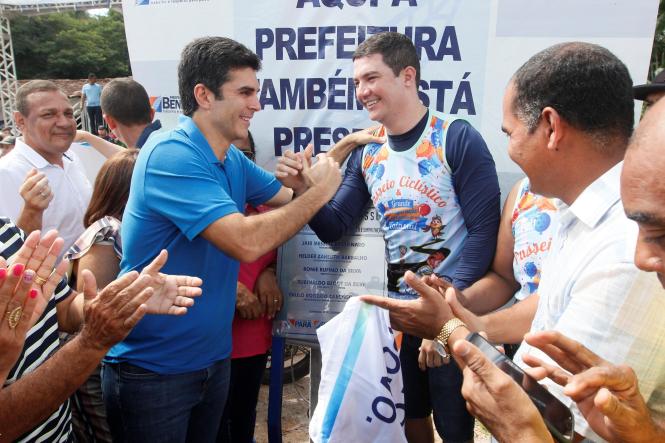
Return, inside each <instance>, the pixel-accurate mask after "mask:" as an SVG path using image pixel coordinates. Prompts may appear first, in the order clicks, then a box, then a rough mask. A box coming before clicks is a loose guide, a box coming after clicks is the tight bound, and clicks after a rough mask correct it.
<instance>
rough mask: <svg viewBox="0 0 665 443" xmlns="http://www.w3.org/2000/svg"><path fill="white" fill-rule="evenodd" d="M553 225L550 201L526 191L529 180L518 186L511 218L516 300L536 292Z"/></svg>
mask: <svg viewBox="0 0 665 443" xmlns="http://www.w3.org/2000/svg"><path fill="white" fill-rule="evenodd" d="M556 226H557V209H556V206H554V202H553V201H552V200H550V199H548V198H545V197H543V196H541V195H537V194H534V193H533V192H531V191H530V190H529V179H528V178H525V179H523V180H522V182H521V183H520V187H519V190H518V192H517V198H516V199H515V208H514V209H513V216H512V231H513V239H514V240H515V244H514V247H513V252H514V257H513V273H514V275H515V280H516V281H517V282H518V283H519V284H520V289H519V291H517V292H516V293H515V298H516V299H517V300H524V299H525V298H527V297H528V296H530V295H532V294H534V293H535V292H536V291H537V290H538V284H539V283H540V274H541V270H542V263H543V261H544V260H545V258H546V257H547V255H548V254H549V251H550V247H551V245H552V235H553V234H554V229H555V227H556Z"/></svg>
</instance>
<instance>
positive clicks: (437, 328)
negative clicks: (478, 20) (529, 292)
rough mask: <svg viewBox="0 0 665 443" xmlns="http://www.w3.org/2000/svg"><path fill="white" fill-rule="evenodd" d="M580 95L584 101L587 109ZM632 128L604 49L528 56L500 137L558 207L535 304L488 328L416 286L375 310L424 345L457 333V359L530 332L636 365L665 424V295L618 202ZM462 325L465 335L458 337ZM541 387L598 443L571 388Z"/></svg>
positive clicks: (578, 47)
mask: <svg viewBox="0 0 665 443" xmlns="http://www.w3.org/2000/svg"><path fill="white" fill-rule="evenodd" d="M582 96H584V97H585V100H579V97H582ZM633 118H634V108H633V93H632V80H631V79H630V75H629V73H628V70H627V68H626V67H625V65H624V64H623V63H622V62H621V61H620V60H619V59H618V58H617V57H616V56H614V55H613V54H612V53H610V52H609V51H608V50H606V49H605V48H602V47H600V46H597V45H593V44H589V43H582V42H570V43H562V44H558V45H554V46H552V47H550V48H547V49H545V50H543V51H541V52H539V53H538V54H536V55H534V56H533V57H531V58H530V59H529V60H528V61H527V62H526V63H525V64H524V65H523V66H522V67H520V68H519V70H518V71H517V72H516V73H515V74H514V75H513V77H512V78H511V80H510V82H509V84H508V87H507V89H506V93H505V96H504V102H503V122H502V129H503V131H504V132H505V133H506V134H507V135H508V136H509V142H508V153H509V155H510V156H511V158H512V159H513V160H514V161H515V162H516V163H517V164H518V165H519V166H520V167H521V168H522V169H523V170H524V172H526V174H527V176H528V177H529V180H530V183H531V190H532V191H533V192H536V193H539V194H541V195H544V196H546V197H555V198H558V199H559V200H560V202H559V203H557V206H558V208H559V216H560V218H559V230H558V233H557V236H556V238H555V239H554V240H553V244H552V246H551V251H550V255H549V257H548V260H547V262H546V263H545V265H544V268H543V273H542V278H541V281H540V285H539V289H538V294H536V295H533V296H531V297H529V298H527V299H526V300H524V301H523V302H520V303H518V304H516V305H514V306H512V307H511V308H508V309H505V310H502V311H498V312H495V313H492V314H488V315H485V316H482V317H478V316H475V315H474V314H472V313H471V312H469V311H467V310H465V309H464V308H463V306H462V305H461V304H460V303H459V301H458V300H457V298H456V296H455V293H454V291H453V290H451V289H448V290H447V293H446V297H445V301H446V302H447V303H448V305H446V303H444V302H443V300H441V297H440V295H439V294H440V292H439V291H438V290H437V289H436V287H437V284H438V283H437V281H436V280H435V279H429V280H428V281H427V283H429V285H431V286H428V285H426V284H424V283H423V285H424V287H419V290H418V292H419V294H420V295H421V298H420V299H418V300H415V301H411V302H405V301H393V300H388V299H375V298H372V297H367V300H368V301H370V302H371V303H374V304H377V305H379V306H384V307H387V308H389V309H390V310H391V311H392V313H391V319H392V322H393V327H395V328H397V329H400V330H403V331H407V332H410V333H414V334H416V335H417V334H425V335H423V336H424V337H436V336H441V334H442V333H443V332H446V330H448V333H449V335H448V337H447V338H448V340H446V341H444V344H447V345H448V347H449V348H450V347H454V343H455V342H456V341H457V340H459V339H463V338H464V337H465V336H466V332H465V331H466V330H470V331H485V332H486V333H487V335H488V339H489V341H490V342H493V343H511V342H519V341H520V340H521V339H522V338H523V336H524V334H525V333H526V332H528V331H531V332H538V331H545V330H556V331H558V332H560V333H562V334H564V335H566V336H568V337H570V338H572V339H574V340H576V341H579V342H582V343H584V344H585V345H586V346H587V347H588V348H589V349H590V350H591V351H592V352H594V353H595V354H597V355H599V356H600V357H601V358H602V359H603V360H606V361H608V362H611V363H612V364H615V365H617V364H623V363H630V364H631V365H632V366H633V368H634V370H635V372H636V373H637V376H638V378H639V379H640V390H641V392H642V395H643V396H644V397H645V400H646V403H647V405H648V406H649V409H650V410H651V412H652V413H653V414H654V418H655V419H656V420H660V419H662V418H665V416H664V414H665V399H664V398H663V397H662V396H661V395H659V392H662V391H663V389H665V381H664V380H663V377H659V376H658V375H657V374H661V373H664V372H665V355H664V354H663V353H662V348H663V342H662V340H663V337H665V323H663V322H662V320H661V319H660V317H659V316H657V315H654V312H663V311H665V292H663V288H662V287H661V285H660V284H659V283H658V280H657V278H656V277H655V276H654V275H649V274H645V273H641V272H639V270H638V269H637V268H636V267H635V264H634V262H633V253H634V250H633V249H632V248H631V246H633V245H635V242H636V240H637V227H636V226H635V224H634V223H633V221H631V220H629V218H628V217H626V214H625V213H624V207H623V206H622V204H621V200H620V189H619V188H620V174H621V167H622V165H621V161H622V160H623V157H624V154H625V151H626V148H627V146H628V141H629V139H630V136H631V134H632V127H633ZM661 175H662V174H657V176H658V177H660V176H661ZM651 236H652V237H653V236H654V234H651ZM653 241H654V242H655V240H653ZM652 243H653V242H651V243H649V244H652ZM423 294H429V296H424V295H423ZM430 303H431V304H430ZM450 308H452V312H451V311H450V310H449V309H450ZM460 320H461V322H463V323H464V324H465V325H467V327H459V328H457V330H456V331H454V332H452V333H450V327H451V326H452V325H455V322H456V321H457V322H459V321H460ZM458 331H459V332H458ZM528 354H532V355H533V356H535V357H536V358H539V359H541V360H544V362H545V363H546V364H552V363H553V361H552V360H551V359H550V358H549V357H548V356H547V355H546V354H545V353H543V352H542V351H540V350H539V349H538V348H536V347H533V346H531V345H529V344H528V343H526V344H523V345H522V346H521V347H520V349H519V350H518V352H517V355H516V358H515V361H516V363H518V365H519V366H522V367H524V366H525V362H526V361H527V360H528V359H529V357H526V358H525V356H526V355H528ZM544 383H545V384H546V386H547V387H548V389H549V390H550V392H552V393H553V394H554V395H555V396H556V397H557V398H559V400H561V401H562V402H563V403H564V404H566V405H567V406H569V407H571V409H573V412H574V414H575V430H576V432H578V433H580V434H581V435H582V436H583V437H586V438H589V439H592V440H597V439H600V438H601V437H600V436H599V435H597V434H596V433H595V432H594V431H593V430H592V429H591V427H590V426H589V424H588V423H587V421H586V420H585V418H584V414H583V412H582V411H581V410H580V409H579V408H578V407H577V406H576V405H575V404H574V402H573V400H571V399H570V398H569V397H568V396H567V395H566V394H565V392H564V390H563V388H561V387H560V386H559V385H557V384H556V383H555V382H554V381H551V380H545V381H544ZM504 424H506V425H508V424H509V423H508V422H507V421H504Z"/></svg>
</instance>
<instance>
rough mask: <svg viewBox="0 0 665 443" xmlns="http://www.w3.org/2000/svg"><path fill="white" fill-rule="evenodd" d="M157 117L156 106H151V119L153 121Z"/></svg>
mask: <svg viewBox="0 0 665 443" xmlns="http://www.w3.org/2000/svg"><path fill="white" fill-rule="evenodd" d="M154 119H155V108H153V107H152V106H151V107H150V121H153V120H154Z"/></svg>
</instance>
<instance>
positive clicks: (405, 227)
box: [362, 113, 467, 298]
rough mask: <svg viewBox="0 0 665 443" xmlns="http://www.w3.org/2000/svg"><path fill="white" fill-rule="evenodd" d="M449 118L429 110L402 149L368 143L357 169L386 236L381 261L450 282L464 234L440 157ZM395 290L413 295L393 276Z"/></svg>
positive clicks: (450, 180) (449, 175)
mask: <svg viewBox="0 0 665 443" xmlns="http://www.w3.org/2000/svg"><path fill="white" fill-rule="evenodd" d="M450 123H451V119H450V118H446V117H445V116H443V115H441V114H437V113H434V114H433V115H432V116H431V117H430V121H429V125H427V127H426V129H425V131H424V132H423V134H422V136H421V137H420V138H419V140H418V141H417V142H416V143H415V144H414V145H413V146H412V147H411V148H410V149H408V150H406V151H396V150H393V149H391V147H390V146H389V144H388V143H387V142H386V143H384V144H378V143H370V144H368V145H366V146H365V148H364V151H363V162H362V170H363V176H364V177H365V182H366V183H367V189H368V191H369V193H370V195H371V199H372V203H373V204H374V207H376V209H377V211H378V213H379V221H380V222H381V229H382V230H383V235H384V239H385V241H386V261H387V262H388V263H406V264H409V265H413V266H414V270H415V272H416V273H417V274H418V275H428V274H432V273H435V274H437V275H438V276H440V277H443V278H446V279H447V280H449V281H451V280H452V276H453V275H454V273H455V269H456V268H457V264H458V262H459V257H460V255H461V252H462V247H463V245H464V242H465V240H466V237H467V229H466V226H465V224H464V217H463V215H462V211H461V208H460V205H459V201H458V199H457V195H456V193H455V189H454V187H453V175H452V171H451V168H450V165H449V164H448V161H447V160H446V158H445V155H444V152H445V142H446V134H447V132H446V131H447V129H448V126H449V125H450ZM398 288H399V293H395V292H392V291H391V293H390V296H391V297H398V298H415V297H417V294H416V293H415V291H413V289H411V288H410V287H409V286H408V285H407V284H406V283H404V282H403V281H402V279H399V282H398Z"/></svg>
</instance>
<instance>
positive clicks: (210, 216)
mask: <svg viewBox="0 0 665 443" xmlns="http://www.w3.org/2000/svg"><path fill="white" fill-rule="evenodd" d="M226 179H228V177H226V176H225V174H224V172H223V171H221V170H219V166H218V165H217V164H214V163H210V162H209V161H208V160H207V159H206V158H204V156H203V155H202V154H201V153H200V152H199V151H197V150H196V149H194V148H192V147H191V146H188V145H187V143H186V142H184V141H180V140H177V139H169V140H166V141H163V142H161V143H159V144H158V145H157V146H155V147H154V149H152V151H151V152H150V157H149V158H148V159H147V164H146V168H145V177H144V187H143V193H144V199H145V204H146V206H147V207H148V208H149V209H150V210H152V211H153V212H155V213H157V214H159V215H161V216H163V217H165V218H167V219H169V220H170V221H171V222H172V223H173V224H175V225H176V226H177V227H178V229H179V230H180V231H181V232H182V233H183V234H184V235H185V236H186V237H187V238H188V239H189V240H193V239H194V238H195V237H196V236H197V235H199V234H200V233H201V232H202V231H203V230H204V229H205V228H207V227H208V226H209V225H210V224H212V223H213V222H214V221H215V220H218V219H220V218H222V217H225V216H227V215H229V214H232V213H234V212H241V211H240V210H239V209H238V207H237V205H236V203H235V202H234V201H233V200H232V199H231V197H230V196H229V195H228V194H227V193H226V192H225V191H224V189H223V187H222V185H221V180H226Z"/></svg>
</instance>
